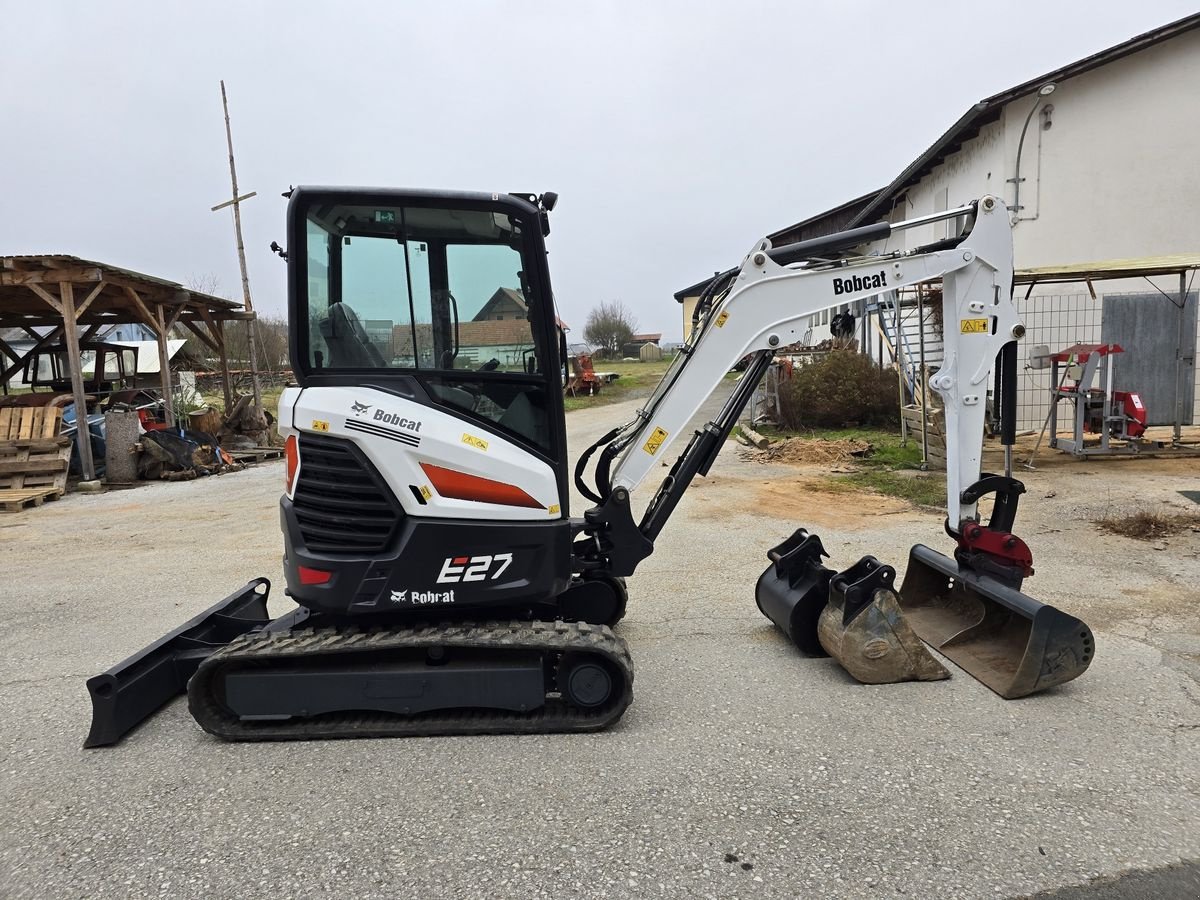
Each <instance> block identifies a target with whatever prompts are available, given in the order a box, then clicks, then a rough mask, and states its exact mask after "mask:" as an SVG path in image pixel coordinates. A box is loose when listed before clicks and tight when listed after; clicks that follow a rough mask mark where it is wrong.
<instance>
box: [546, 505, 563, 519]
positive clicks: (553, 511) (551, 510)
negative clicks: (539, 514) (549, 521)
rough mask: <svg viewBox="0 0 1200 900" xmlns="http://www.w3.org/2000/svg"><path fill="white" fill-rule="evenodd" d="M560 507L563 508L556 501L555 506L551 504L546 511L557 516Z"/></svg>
mask: <svg viewBox="0 0 1200 900" xmlns="http://www.w3.org/2000/svg"><path fill="white" fill-rule="evenodd" d="M559 509H561V507H560V506H559V505H558V504H557V503H555V504H554V505H553V506H551V507H550V508H549V509H547V510H546V512H548V513H550V515H552V516H557V515H558V511H559Z"/></svg>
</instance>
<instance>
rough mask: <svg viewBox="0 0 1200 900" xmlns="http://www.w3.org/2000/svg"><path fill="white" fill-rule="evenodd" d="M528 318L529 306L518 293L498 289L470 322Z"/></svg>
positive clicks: (510, 289) (506, 289)
mask: <svg viewBox="0 0 1200 900" xmlns="http://www.w3.org/2000/svg"><path fill="white" fill-rule="evenodd" d="M528 317H529V306H528V305H527V304H526V303H525V298H524V297H522V296H521V292H520V291H515V290H513V289H512V288H499V289H498V290H497V291H496V293H494V294H492V297H491V299H490V300H488V302H487V303H485V304H483V308H482V309H480V310H479V312H477V313H476V314H475V317H474V318H473V319H472V320H471V321H472V322H504V321H507V320H512V319H522V320H524V319H526V318H528Z"/></svg>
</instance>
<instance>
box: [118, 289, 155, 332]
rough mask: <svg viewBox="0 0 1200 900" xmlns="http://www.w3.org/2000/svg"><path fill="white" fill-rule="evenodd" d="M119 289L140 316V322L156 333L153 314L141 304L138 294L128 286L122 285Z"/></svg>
mask: <svg viewBox="0 0 1200 900" xmlns="http://www.w3.org/2000/svg"><path fill="white" fill-rule="evenodd" d="M121 289H122V290H124V291H125V295H126V296H127V297H128V298H129V299H130V301H132V303H133V305H134V307H136V308H137V310H138V312H140V313H141V314H142V321H143V322H145V323H146V324H147V325H149V326H150V327H151V328H153V329H154V330H155V331H158V322H157V320H155V318H154V313H152V312H150V310H149V308H148V307H147V306H146V304H145V303H143V302H142V298H141V297H139V296H138V292H137V291H135V290H134V289H133V288H131V287H129V286H128V285H122V286H121Z"/></svg>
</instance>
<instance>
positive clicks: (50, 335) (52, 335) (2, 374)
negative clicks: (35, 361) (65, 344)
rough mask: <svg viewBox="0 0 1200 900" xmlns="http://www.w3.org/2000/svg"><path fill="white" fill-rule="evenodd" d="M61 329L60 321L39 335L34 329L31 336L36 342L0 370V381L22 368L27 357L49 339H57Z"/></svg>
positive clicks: (49, 340) (44, 344) (6, 379)
mask: <svg viewBox="0 0 1200 900" xmlns="http://www.w3.org/2000/svg"><path fill="white" fill-rule="evenodd" d="M62 330H63V326H62V323H61V322H59V323H57V324H56V325H55V327H54V330H53V331H49V332H47V333H46V334H44V335H39V334H38V333H37V332H36V331H35V332H34V333H33V336H34V337H35V338H37V343H35V344H34V345H33V346H32V347H30V348H29V349H28V350H27V351H25V355H24V356H22V357H21V358H20V359H18V360H17V361H16V362H14V363H13V364H12V365H11V366H9V367H8V368H6V369H4V370H3V371H0V381H8V379H10V378H12V377H13V375H15V374H16V373H17V370H18V369H21V368H24V366H25V363H27V362H28V361H29V357H31V356H33V354H35V353H37V352H38V351H39V350H41V349H42V348H43V347H45V346H46V345H47V344H49V343H50V342H51V341H54V340H57V339H58V336H59V335H60V334H62Z"/></svg>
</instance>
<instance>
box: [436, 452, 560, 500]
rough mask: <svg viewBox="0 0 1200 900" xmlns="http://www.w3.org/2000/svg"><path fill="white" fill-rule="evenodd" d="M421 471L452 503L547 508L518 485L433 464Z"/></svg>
mask: <svg viewBox="0 0 1200 900" xmlns="http://www.w3.org/2000/svg"><path fill="white" fill-rule="evenodd" d="M421 468H422V469H424V470H425V474H426V475H427V476H429V480H430V481H431V482H433V489H434V490H435V491H437V492H438V493H439V494H441V495H442V496H443V497H449V498H450V499H451V500H474V501H475V502H477V503H497V504H500V505H501V506H523V507H526V508H528V509H544V508H545V507H543V506H542V504H540V503H538V502H537V501H536V500H534V499H533V498H532V497H531V496H529V495H528V494H527V493H525V492H524V491H523V490H521V489H520V488H519V487H517V486H516V485H515V484H505V483H504V482H503V481H492V479H490V478H480V477H479V476H478V475H468V474H467V473H466V472H456V471H455V470H454V469H444V468H442V467H441V466H435V465H433V464H432V463H421Z"/></svg>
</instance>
